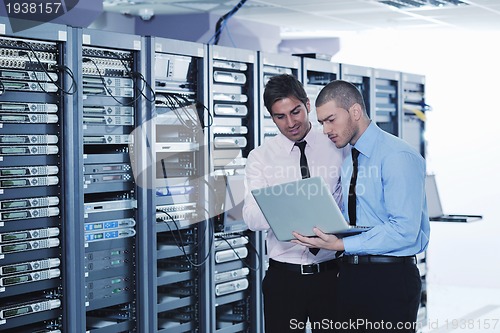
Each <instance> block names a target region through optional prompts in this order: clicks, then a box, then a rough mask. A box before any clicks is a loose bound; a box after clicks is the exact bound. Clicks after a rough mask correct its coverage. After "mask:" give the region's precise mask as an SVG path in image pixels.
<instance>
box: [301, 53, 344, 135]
mask: <svg viewBox="0 0 500 333" xmlns="http://www.w3.org/2000/svg"><path fill="white" fill-rule="evenodd" d="M339 78H340V64H339V63H336V62H331V61H327V60H321V59H315V58H307V57H303V58H302V82H303V84H304V89H305V90H306V92H307V96H308V97H309V101H310V103H311V112H310V113H309V120H310V121H311V124H312V125H313V126H315V127H321V125H320V124H319V122H318V121H317V120H318V116H317V114H316V98H317V97H318V94H319V92H320V91H321V89H322V88H323V87H324V86H326V85H327V84H328V83H330V82H331V81H333V80H337V79H339Z"/></svg>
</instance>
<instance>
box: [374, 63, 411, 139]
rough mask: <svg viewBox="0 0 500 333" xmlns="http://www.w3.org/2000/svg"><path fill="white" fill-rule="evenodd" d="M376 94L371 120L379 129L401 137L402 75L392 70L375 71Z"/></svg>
mask: <svg viewBox="0 0 500 333" xmlns="http://www.w3.org/2000/svg"><path fill="white" fill-rule="evenodd" d="M373 77H374V84H375V93H374V95H375V96H374V97H375V99H374V103H373V106H372V107H373V108H374V109H373V112H374V113H373V115H372V116H371V118H372V119H373V120H374V121H375V122H376V123H377V125H378V127H380V128H381V129H383V130H384V131H386V132H388V133H391V134H393V135H395V136H399V137H401V127H402V121H403V116H402V109H403V102H402V98H401V97H402V94H401V73H400V72H396V71H391V70H384V69H374V70H373Z"/></svg>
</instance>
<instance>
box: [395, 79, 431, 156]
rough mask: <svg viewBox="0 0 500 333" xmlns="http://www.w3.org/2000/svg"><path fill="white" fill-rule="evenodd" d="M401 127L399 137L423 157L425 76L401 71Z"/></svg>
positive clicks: (426, 107)
mask: <svg viewBox="0 0 500 333" xmlns="http://www.w3.org/2000/svg"><path fill="white" fill-rule="evenodd" d="M401 84H402V94H403V127H402V130H401V132H402V133H401V137H402V138H403V139H404V140H406V141H407V142H408V143H409V144H411V145H412V146H413V147H414V148H415V149H416V150H417V151H418V152H420V154H421V155H422V156H423V157H425V138H424V132H425V120H426V117H425V113H426V112H427V111H428V105H427V104H426V103H425V76H423V75H418V74H410V73H401Z"/></svg>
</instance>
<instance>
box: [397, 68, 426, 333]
mask: <svg viewBox="0 0 500 333" xmlns="http://www.w3.org/2000/svg"><path fill="white" fill-rule="evenodd" d="M401 85H402V89H401V91H402V102H403V122H402V129H401V138H402V139H403V140H405V141H407V142H408V143H409V144H410V145H411V146H412V147H414V148H415V150H416V151H418V152H419V153H420V154H421V155H422V156H423V157H424V158H425V148H426V142H425V137H424V132H425V120H426V118H425V113H426V111H428V107H427V104H426V103H425V76H423V75H418V74H410V73H401ZM417 267H418V270H419V272H420V278H421V281H422V293H421V297H420V307H419V309H418V315H417V322H418V323H419V324H420V325H421V326H425V324H426V323H427V251H425V252H422V253H420V254H418V255H417Z"/></svg>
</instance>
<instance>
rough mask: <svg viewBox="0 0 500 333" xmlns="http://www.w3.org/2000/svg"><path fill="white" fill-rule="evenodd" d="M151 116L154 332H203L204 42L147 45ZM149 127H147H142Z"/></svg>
mask: <svg viewBox="0 0 500 333" xmlns="http://www.w3.org/2000/svg"><path fill="white" fill-rule="evenodd" d="M147 50H148V58H149V61H150V63H151V64H152V65H151V66H150V68H148V73H147V75H148V81H150V82H151V86H152V87H153V89H154V104H153V105H152V108H151V109H150V112H148V118H150V119H149V121H148V123H147V124H148V125H147V126H146V128H145V129H144V130H145V131H146V132H147V133H150V135H149V137H150V139H149V141H150V142H151V147H152V149H151V157H152V159H151V161H148V163H147V165H148V166H151V168H150V169H147V170H149V171H150V177H151V181H150V182H148V183H151V184H152V186H148V188H149V189H150V191H151V192H152V195H151V199H152V200H151V203H150V204H149V203H148V205H149V206H148V208H147V210H148V211H151V212H154V214H152V216H151V217H150V218H149V220H148V240H149V244H148V245H147V246H148V251H151V255H150V262H149V264H148V265H149V266H150V267H149V270H148V275H147V279H145V280H146V281H148V284H149V287H148V290H149V295H150V298H149V306H150V307H151V309H150V312H149V313H148V314H147V316H148V317H147V319H146V321H148V322H149V330H148V332H200V331H203V328H204V327H206V326H207V325H208V324H207V322H208V316H209V315H208V314H207V311H208V309H209V306H208V304H207V303H208V302H207V297H206V290H205V286H204V284H203V282H204V281H206V279H207V278H208V273H207V266H208V265H209V264H208V262H209V257H208V249H207V244H208V240H209V238H211V237H212V234H211V229H210V228H209V224H208V223H207V222H206V221H207V219H208V213H207V209H208V204H207V203H206V197H207V193H206V190H207V183H208V181H207V176H208V175H207V170H208V148H207V147H208V145H207V140H208V134H207V130H206V125H207V124H206V122H207V120H206V117H207V109H208V108H207V107H206V104H207V102H206V98H207V97H206V96H207V93H206V90H205V89H206V85H205V82H206V54H207V47H206V45H203V44H198V43H191V42H183V41H176V40H169V39H162V38H148V39H147ZM144 125H146V124H144Z"/></svg>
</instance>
